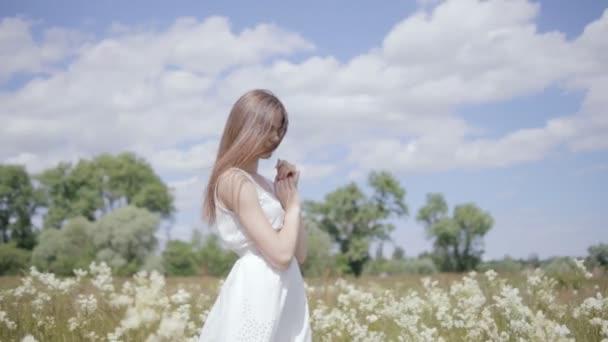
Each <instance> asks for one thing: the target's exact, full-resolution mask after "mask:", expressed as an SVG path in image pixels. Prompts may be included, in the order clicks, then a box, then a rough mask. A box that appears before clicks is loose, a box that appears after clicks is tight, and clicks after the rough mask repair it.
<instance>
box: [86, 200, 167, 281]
mask: <svg viewBox="0 0 608 342" xmlns="http://www.w3.org/2000/svg"><path fill="white" fill-rule="evenodd" d="M160 222H161V219H160V214H158V213H153V212H150V211H148V210H147V209H144V208H138V207H134V206H131V205H129V206H126V207H121V208H119V209H116V210H114V211H112V212H111V213H109V214H107V215H104V216H103V217H101V218H100V219H99V220H98V221H96V222H95V227H94V229H93V230H92V232H91V238H92V241H93V245H94V247H95V252H96V256H95V259H96V260H97V261H105V262H106V263H107V264H108V265H109V266H110V267H111V268H112V269H113V270H114V271H115V272H116V273H118V274H122V275H128V274H132V273H134V272H137V271H138V270H139V269H140V267H141V266H142V265H143V264H144V263H145V261H146V259H147V258H148V257H149V255H150V254H152V253H153V252H154V251H155V249H156V248H157V246H158V241H157V239H156V236H155V233H156V232H157V231H158V228H159V225H160Z"/></svg>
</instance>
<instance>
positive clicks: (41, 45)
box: [0, 18, 84, 83]
mask: <svg viewBox="0 0 608 342" xmlns="http://www.w3.org/2000/svg"><path fill="white" fill-rule="evenodd" d="M31 28H32V23H31V22H30V21H27V20H25V19H22V18H3V19H2V20H1V21H0V61H2V63H0V83H1V82H3V81H6V80H7V79H8V78H9V77H10V76H11V75H12V74H14V73H18V72H25V73H32V72H49V71H50V70H51V69H52V68H53V64H54V63H57V62H60V61H62V60H63V59H64V58H65V57H67V56H69V55H71V54H72V53H75V52H76V51H75V49H76V46H77V44H78V43H80V42H81V41H82V40H83V38H84V36H83V35H81V34H79V33H78V32H75V31H72V30H66V29H62V28H48V29H46V30H44V31H43V32H42V36H43V41H42V42H38V41H36V40H35V39H34V37H33V36H32V33H31Z"/></svg>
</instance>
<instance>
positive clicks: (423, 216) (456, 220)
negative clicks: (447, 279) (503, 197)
mask: <svg viewBox="0 0 608 342" xmlns="http://www.w3.org/2000/svg"><path fill="white" fill-rule="evenodd" d="M447 213H448V207H447V204H446V202H445V200H444V199H443V196H442V195H441V194H438V193H430V194H428V195H427V203H426V205H425V206H423V207H422V208H420V210H419V211H418V216H417V217H416V219H417V221H418V222H420V223H422V224H423V225H424V227H425V229H426V232H427V236H428V238H430V239H433V240H434V243H433V247H434V259H435V260H434V261H435V263H436V264H437V265H439V266H440V268H441V270H442V271H458V272H463V271H468V270H472V269H474V268H475V267H476V266H477V265H478V264H479V262H480V261H481V255H482V254H483V249H482V245H483V237H484V236H485V235H486V233H487V232H488V231H489V230H490V229H491V228H492V225H493V223H494V221H493V219H492V217H491V216H490V214H489V213H486V212H484V211H482V210H481V209H479V208H478V207H477V206H476V205H474V204H472V203H467V204H462V205H457V206H455V208H454V212H453V215H452V217H449V216H448V214H447Z"/></svg>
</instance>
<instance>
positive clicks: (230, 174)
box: [217, 168, 255, 210]
mask: <svg viewBox="0 0 608 342" xmlns="http://www.w3.org/2000/svg"><path fill="white" fill-rule="evenodd" d="M248 188H252V189H253V190H254V191H255V185H254V184H253V183H252V181H251V180H250V179H249V177H247V176H246V175H244V174H243V172H241V171H240V170H238V169H237V168H229V169H227V170H226V171H224V172H222V174H220V176H219V177H218V180H217V191H218V196H219V197H220V200H221V201H222V203H224V204H225V205H226V207H227V208H228V209H230V210H233V208H234V207H235V206H234V204H235V203H236V202H237V201H238V199H239V197H240V195H241V193H242V190H243V189H248Z"/></svg>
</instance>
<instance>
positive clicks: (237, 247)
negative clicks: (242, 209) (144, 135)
mask: <svg viewBox="0 0 608 342" xmlns="http://www.w3.org/2000/svg"><path fill="white" fill-rule="evenodd" d="M235 169H236V170H238V171H240V172H242V173H243V174H245V175H246V176H247V177H248V178H249V179H250V180H251V181H252V182H253V183H254V184H255V185H256V189H257V191H258V198H259V200H260V206H261V207H262V210H263V211H264V214H265V215H266V217H267V218H268V221H269V222H270V224H271V226H272V227H273V228H274V229H277V230H278V229H280V228H281V227H282V225H283V219H284V217H285V212H284V210H283V208H282V206H281V203H280V202H279V200H278V199H277V197H276V196H275V194H274V193H271V192H268V190H266V189H264V188H263V187H262V186H261V185H260V184H258V183H257V182H256V181H255V180H254V179H253V177H252V176H251V175H250V174H249V173H247V172H246V171H244V170H242V169H239V168H235ZM265 181H266V182H267V183H268V185H269V186H271V188H272V183H270V181H269V180H267V179H265ZM215 203H216V210H215V212H216V221H215V224H214V225H213V226H212V227H213V228H214V229H215V230H216V232H217V233H218V235H219V237H220V240H221V241H222V244H223V245H224V247H226V248H229V249H231V250H233V251H235V252H236V253H237V254H238V255H239V256H240V257H239V259H238V260H237V261H236V262H235V263H234V265H233V266H232V269H231V270H230V273H229V274H228V276H227V277H226V279H225V280H224V283H223V285H222V287H221V289H220V291H219V294H218V296H217V299H216V300H215V303H214V304H213V306H212V307H211V309H210V311H209V314H208V315H207V319H206V321H205V324H204V325H203V328H202V330H201V333H200V335H199V339H198V340H199V342H239V341H256V342H257V341H277V342H291V341H297V342H300V341H311V340H312V332H311V328H310V321H309V312H308V301H307V298H306V292H305V289H304V280H303V278H302V275H301V273H300V267H299V265H298V262H297V260H296V259H295V258H292V260H291V264H290V265H289V267H288V268H287V269H286V270H284V271H281V270H277V269H275V268H273V267H272V266H270V264H269V263H268V262H267V261H266V260H265V259H264V257H263V256H262V255H261V254H260V253H259V252H258V251H257V249H256V247H255V245H254V243H253V241H252V240H251V239H250V238H249V237H248V236H247V235H246V233H245V229H244V228H243V227H242V226H241V224H240V221H239V219H238V217H237V216H236V214H235V213H233V212H232V211H230V210H228V209H226V208H224V207H222V206H221V204H219V201H218V196H217V187H216V188H215Z"/></svg>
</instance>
